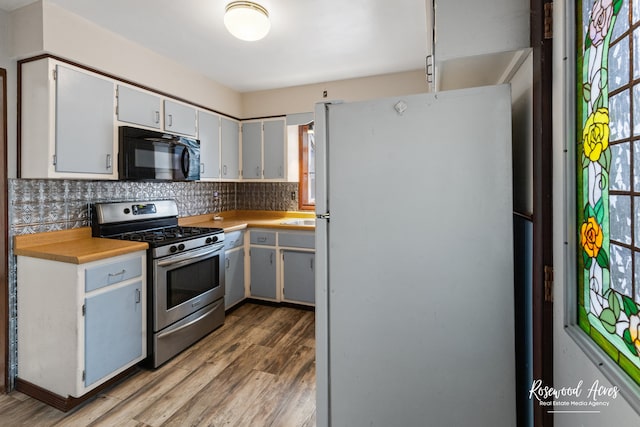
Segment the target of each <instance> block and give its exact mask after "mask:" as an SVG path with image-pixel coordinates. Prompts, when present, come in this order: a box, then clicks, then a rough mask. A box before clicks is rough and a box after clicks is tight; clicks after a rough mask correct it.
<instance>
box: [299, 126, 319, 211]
mask: <svg viewBox="0 0 640 427" xmlns="http://www.w3.org/2000/svg"><path fill="white" fill-rule="evenodd" d="M310 125H311V123H307V124H304V125H299V126H298V209H299V210H301V211H315V209H316V204H315V201H314V202H313V203H310V202H309V199H308V194H307V192H306V190H305V189H306V188H307V186H308V179H309V170H308V168H307V164H308V162H307V159H308V145H309V129H310Z"/></svg>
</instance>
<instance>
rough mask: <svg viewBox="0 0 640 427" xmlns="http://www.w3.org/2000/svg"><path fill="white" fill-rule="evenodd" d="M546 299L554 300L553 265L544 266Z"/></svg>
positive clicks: (548, 300) (547, 300) (546, 300)
mask: <svg viewBox="0 0 640 427" xmlns="http://www.w3.org/2000/svg"><path fill="white" fill-rule="evenodd" d="M544 301H545V302H553V267H551V266H549V265H545V266H544Z"/></svg>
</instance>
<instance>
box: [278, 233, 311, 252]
mask: <svg viewBox="0 0 640 427" xmlns="http://www.w3.org/2000/svg"><path fill="white" fill-rule="evenodd" d="M278 244H279V245H280V246H288V247H292V248H308V249H315V248H316V235H315V234H313V233H304V234H303V233H282V232H281V233H280V237H279V243H278Z"/></svg>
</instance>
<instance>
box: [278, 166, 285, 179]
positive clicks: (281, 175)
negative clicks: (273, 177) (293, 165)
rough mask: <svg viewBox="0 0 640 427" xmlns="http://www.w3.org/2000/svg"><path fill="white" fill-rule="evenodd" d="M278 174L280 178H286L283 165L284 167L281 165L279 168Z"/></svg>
mask: <svg viewBox="0 0 640 427" xmlns="http://www.w3.org/2000/svg"><path fill="white" fill-rule="evenodd" d="M278 176H279V177H280V178H284V172H283V167H282V166H280V167H279V168H278Z"/></svg>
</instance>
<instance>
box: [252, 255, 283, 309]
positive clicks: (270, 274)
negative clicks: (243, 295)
mask: <svg viewBox="0 0 640 427" xmlns="http://www.w3.org/2000/svg"><path fill="white" fill-rule="evenodd" d="M249 254H250V255H249V257H250V268H251V279H250V280H251V282H250V283H251V296H252V297H257V298H264V299H269V300H278V288H277V283H278V282H277V276H276V258H277V257H276V250H275V248H262V247H257V246H251V249H250V252H249Z"/></svg>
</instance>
